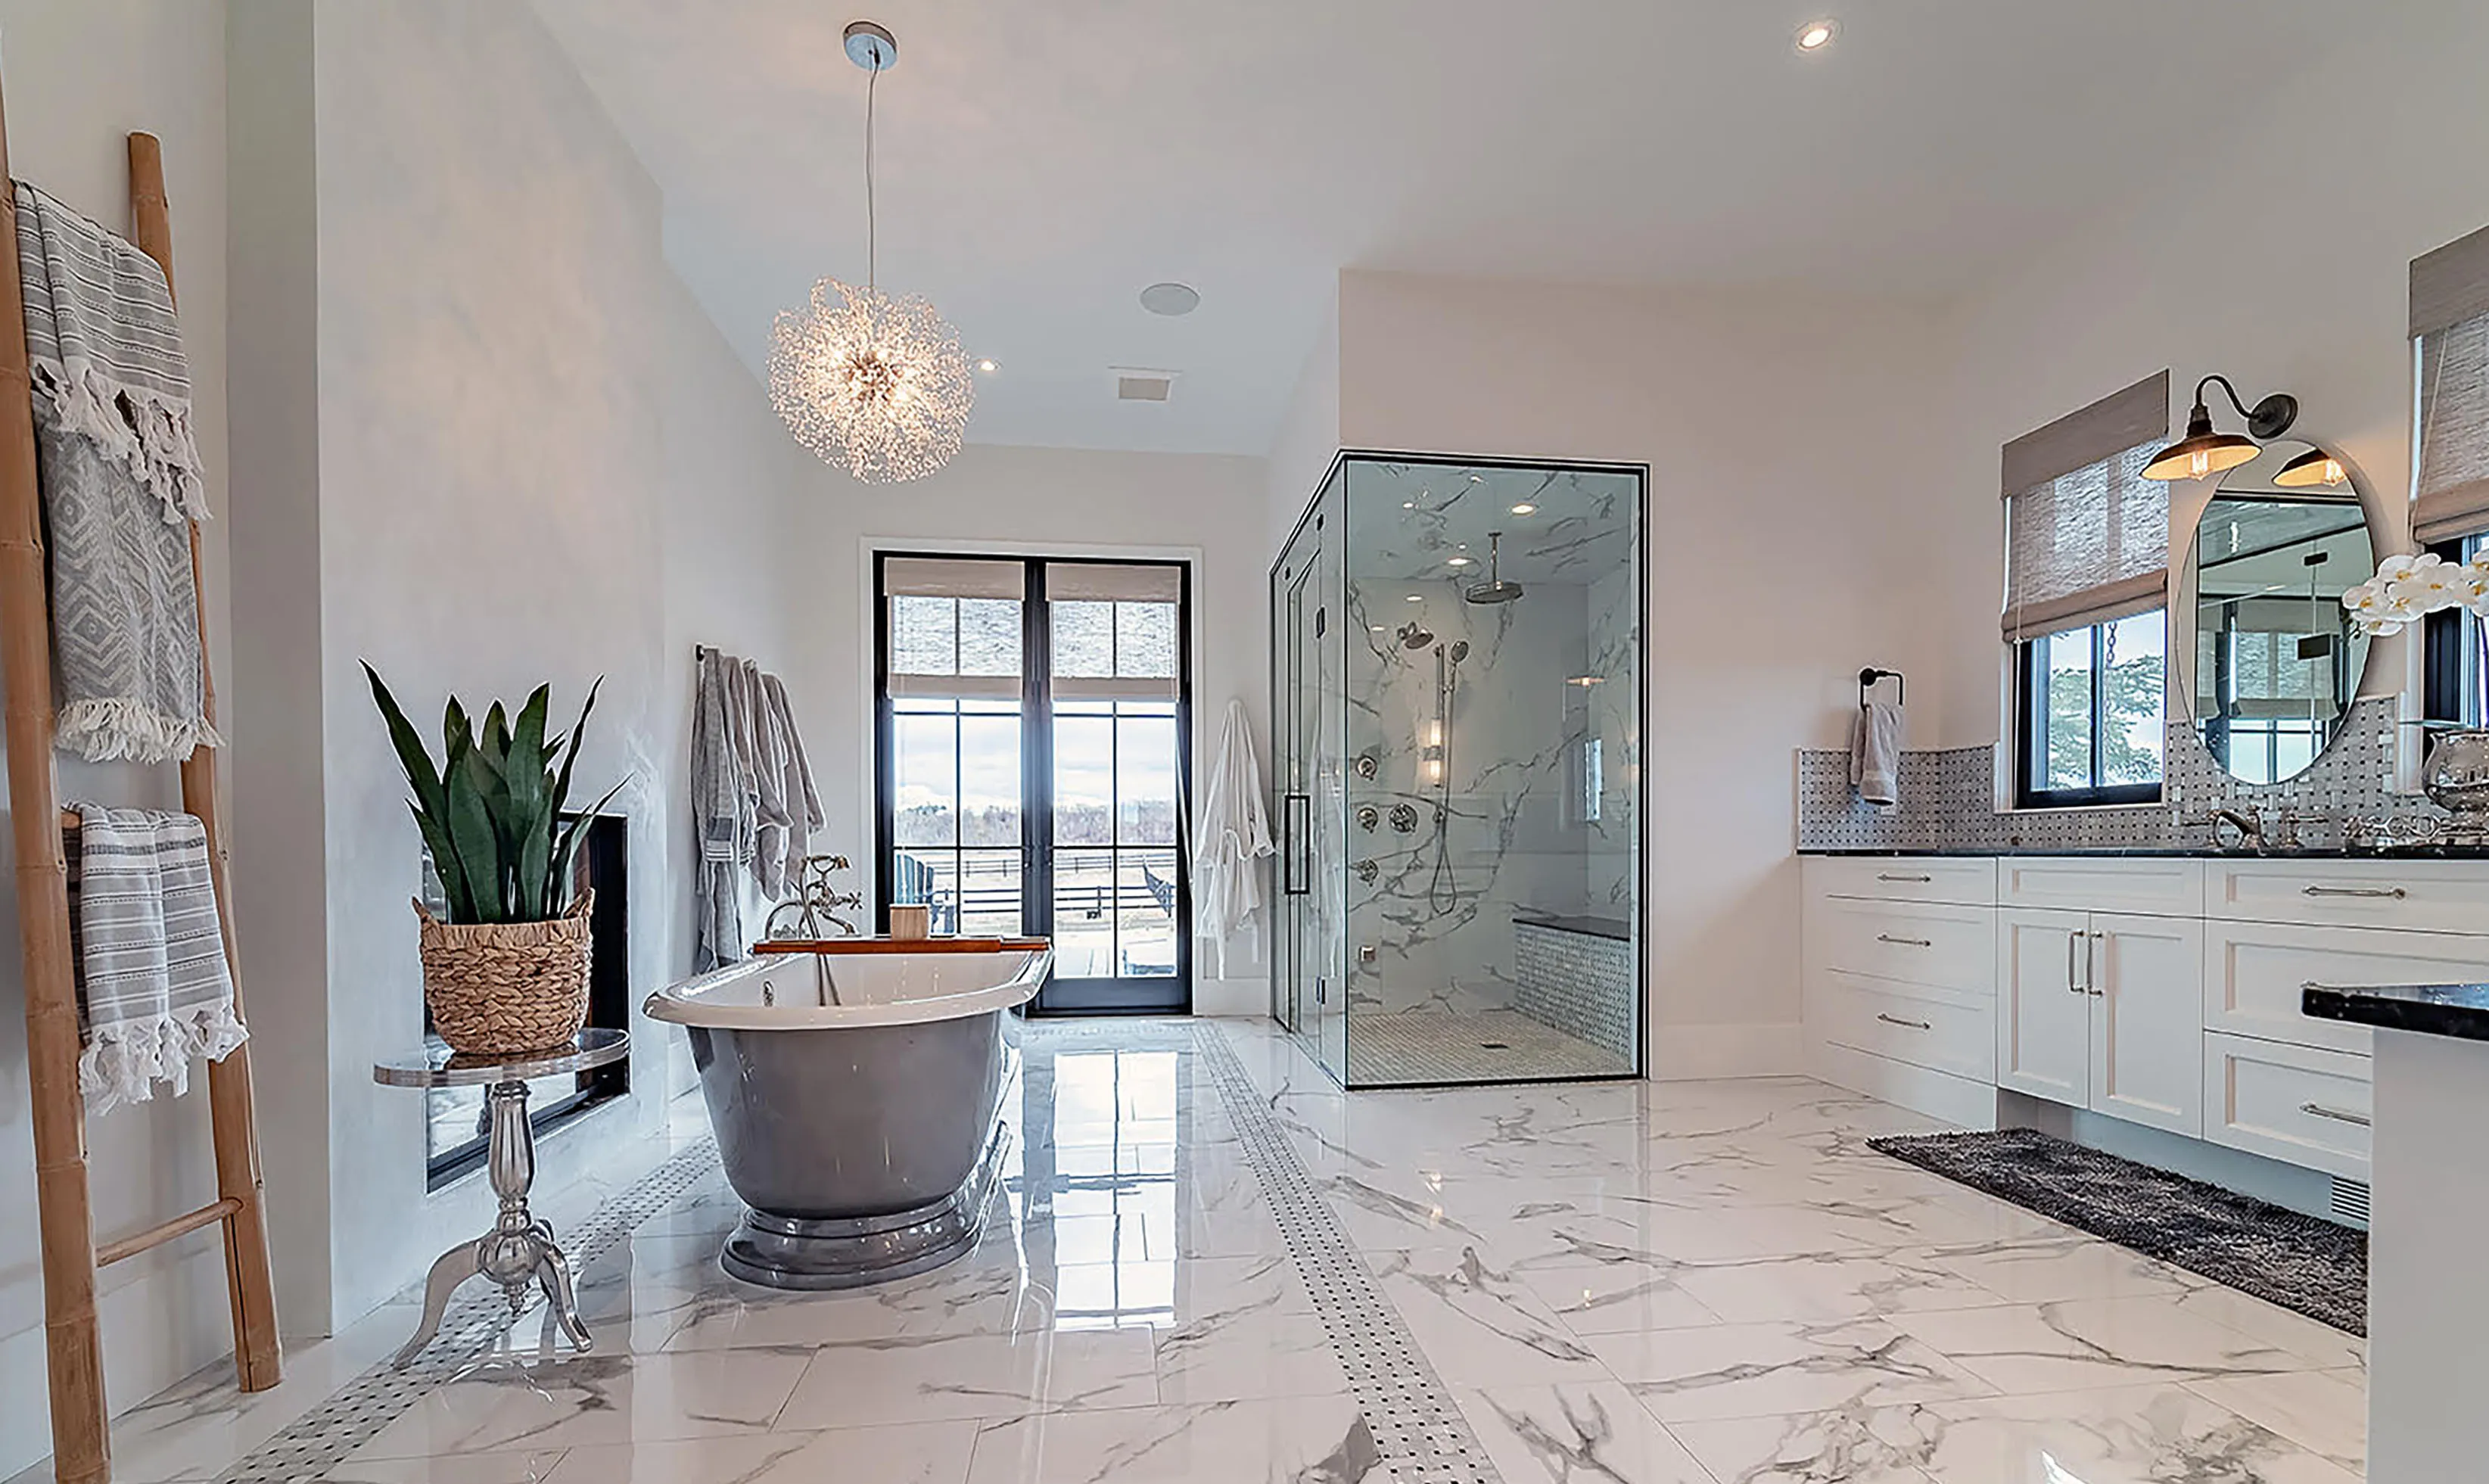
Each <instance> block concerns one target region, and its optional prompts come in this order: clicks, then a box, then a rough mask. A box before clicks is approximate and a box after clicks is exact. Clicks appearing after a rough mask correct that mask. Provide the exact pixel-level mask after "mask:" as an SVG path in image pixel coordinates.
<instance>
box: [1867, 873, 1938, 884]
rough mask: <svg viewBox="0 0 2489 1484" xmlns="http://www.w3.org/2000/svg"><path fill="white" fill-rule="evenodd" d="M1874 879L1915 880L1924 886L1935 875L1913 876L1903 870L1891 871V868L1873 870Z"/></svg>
mask: <svg viewBox="0 0 2489 1484" xmlns="http://www.w3.org/2000/svg"><path fill="white" fill-rule="evenodd" d="M1875 879H1876V880H1878V881H1915V882H1917V883H1918V884H1919V885H1921V886H1925V885H1927V884H1928V883H1929V882H1931V881H1933V880H1934V879H1935V877H1933V876H1913V875H1907V874H1904V873H1903V872H1901V871H1893V870H1879V871H1877V872H1875Z"/></svg>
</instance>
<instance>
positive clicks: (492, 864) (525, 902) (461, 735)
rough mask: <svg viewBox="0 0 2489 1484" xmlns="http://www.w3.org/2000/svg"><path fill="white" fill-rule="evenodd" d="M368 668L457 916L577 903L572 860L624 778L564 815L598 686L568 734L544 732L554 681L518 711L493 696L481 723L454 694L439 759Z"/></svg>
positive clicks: (537, 919) (543, 910) (557, 910)
mask: <svg viewBox="0 0 2489 1484" xmlns="http://www.w3.org/2000/svg"><path fill="white" fill-rule="evenodd" d="M363 673H364V674H365V675H366V676H369V677H370V679H371V683H372V699H373V700H374V701H375V702H376V703H378V705H379V706H380V710H381V716H382V718H383V719H384V720H385V721H386V722H387V723H388V731H389V741H390V743H391V744H392V745H394V746H395V747H396V749H397V757H398V762H399V764H400V765H401V766H403V767H404V768H405V770H406V781H407V784H408V785H410V786H411V787H412V788H413V789H414V790H415V797H414V798H413V799H412V800H410V801H408V807H409V808H411V809H412V810H414V812H415V827H416V828H418V829H420V830H421V831H422V832H423V842H424V844H425V845H426V846H427V847H429V848H430V850H431V851H432V863H433V867H434V870H436V871H438V872H439V874H440V876H441V887H442V891H443V895H444V896H445V897H446V899H447V900H448V903H449V920H450V921H451V922H453V923H541V922H549V921H551V920H553V919H554V918H558V917H559V916H561V915H562V914H563V913H564V912H566V911H568V910H570V904H571V890H570V883H571V860H572V857H573V856H574V855H576V854H577V853H578V850H579V841H580V834H581V831H582V828H583V827H584V826H585V825H586V823H587V821H588V819H589V818H590V817H592V816H593V815H594V814H595V813H596V812H597V811H598V810H600V809H603V808H604V807H605V805H606V803H607V802H608V801H609V800H611V799H612V798H613V797H614V795H615V793H616V792H619V791H620V790H621V786H622V785H620V784H616V785H614V788H613V789H611V790H609V791H608V792H607V793H606V795H605V797H604V798H602V799H599V800H597V801H596V803H595V804H594V805H592V806H590V807H589V808H588V809H586V810H585V811H583V812H581V813H575V814H567V816H566V817H565V813H566V812H565V811H564V809H563V807H562V806H563V804H564V803H565V802H566V801H567V800H568V799H569V797H570V770H571V765H572V764H573V763H576V762H577V761H578V760H579V747H580V739H581V737H582V735H583V734H584V733H585V732H586V728H587V715H588V713H589V712H590V711H593V710H594V709H596V686H590V687H588V690H587V701H586V704H585V705H583V706H581V707H580V708H579V720H578V722H577V723H575V724H574V725H573V726H572V727H571V728H570V731H569V732H568V734H566V735H559V736H555V737H551V738H548V737H546V735H545V716H546V712H547V711H548V710H549V709H550V707H551V705H552V699H553V688H552V687H551V686H545V685H540V686H537V687H536V688H535V691H534V693H533V694H532V695H530V696H529V697H528V703H527V704H526V705H524V706H522V707H520V708H519V714H518V715H517V716H516V717H515V718H513V717H510V716H507V715H505V714H504V713H503V711H502V709H501V702H500V701H498V700H496V701H494V702H493V704H492V707H491V709H489V710H487V711H486V712H485V713H484V725H483V728H482V729H481V730H480V731H479V730H477V729H476V728H475V727H474V726H473V724H472V722H471V721H470V720H469V718H468V715H467V711H466V708H465V707H463V706H461V705H460V704H459V703H458V698H457V697H455V696H452V697H450V698H449V704H448V707H447V708H446V710H445V712H444V713H443V717H442V724H441V732H442V744H443V748H444V749H445V750H446V752H447V757H446V759H445V760H444V761H443V763H442V764H441V765H440V766H439V767H435V766H434V765H433V761H432V755H431V754H430V753H429V752H427V751H425V749H424V745H423V739H422V738H421V737H420V736H418V735H417V734H416V732H415V727H414V726H413V724H411V723H410V722H408V721H407V719H406V713H405V712H404V711H402V710H400V709H399V707H398V703H397V699H396V698H395V697H393V696H391V695H390V694H389V689H388V687H387V686H386V685H384V684H382V683H381V677H380V672H379V671H376V670H374V669H372V667H371V666H370V665H368V664H366V665H364V666H363ZM603 683H604V682H603V681H601V680H600V681H598V682H597V684H598V685H602V684H603Z"/></svg>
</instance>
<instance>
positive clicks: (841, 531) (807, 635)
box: [760, 444, 1270, 1013]
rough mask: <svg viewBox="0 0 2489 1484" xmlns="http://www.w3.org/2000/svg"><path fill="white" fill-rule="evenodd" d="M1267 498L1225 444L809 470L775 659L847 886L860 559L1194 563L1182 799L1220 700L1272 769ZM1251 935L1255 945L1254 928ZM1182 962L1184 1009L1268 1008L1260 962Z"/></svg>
mask: <svg viewBox="0 0 2489 1484" xmlns="http://www.w3.org/2000/svg"><path fill="white" fill-rule="evenodd" d="M1266 499H1267V494H1266V487H1265V481H1264V473H1263V461H1262V460H1260V459H1251V458H1239V457H1235V456H1232V455H1226V454H1167V453H1105V452H1090V451H1082V450H1078V449H1064V448H1012V447H992V446H985V445H978V444H971V445H970V446H968V447H966V448H963V449H961V450H960V452H959V454H958V457H957V458H955V459H953V460H952V461H951V463H950V465H949V466H948V467H947V468H945V469H944V470H942V471H941V472H939V473H937V474H934V475H932V476H931V477H930V478H927V479H922V480H918V481H916V482H914V483H912V484H906V485H898V486H892V485H867V484H859V483H857V482H856V481H854V480H852V479H849V478H848V477H847V476H846V475H845V474H844V472H843V471H838V470H835V469H831V468H829V467H828V466H826V465H815V467H814V469H813V471H812V479H811V485H810V488H809V489H808V491H807V493H806V494H805V496H804V498H803V499H800V500H798V501H797V503H796V505H795V508H794V511H793V514H792V525H791V526H790V527H789V528H788V530H789V532H790V533H791V535H792V538H793V539H792V540H791V541H790V542H789V545H790V547H791V548H792V549H794V550H797V551H800V552H802V553H804V554H805V557H806V561H807V564H808V567H809V570H810V575H809V577H808V578H807V579H806V581H805V583H804V584H803V586H802V590H801V592H800V594H799V596H798V597H797V598H796V600H795V601H796V603H797V604H798V605H799V609H800V611H799V613H798V614H796V625H795V627H796V639H795V642H794V646H793V649H792V653H791V657H790V658H788V659H787V660H786V661H785V662H784V663H785V664H786V666H787V669H786V671H785V672H786V677H787V685H788V688H789V691H790V693H791V696H792V699H794V702H795V704H796V706H797V708H798V710H799V711H800V712H801V713H802V723H803V728H804V736H805V740H806V743H807V746H808V748H809V750H810V752H811V755H812V760H813V774H814V778H815V782H816V784H817V785H819V788H820V792H821V807H822V810H823V812H824V813H826V814H827V815H828V818H829V826H828V828H827V829H826V830H825V831H823V832H822V834H821V835H820V836H819V837H817V845H816V848H819V849H825V850H837V851H842V852H844V853H845V854H846V855H847V856H848V857H849V858H850V859H851V860H854V861H855V862H856V863H857V870H856V873H855V876H854V877H853V879H852V885H853V887H854V889H856V890H858V891H863V892H865V893H867V895H868V896H870V894H871V889H872V877H871V875H870V873H869V866H868V863H869V862H870V861H871V859H872V856H873V775H872V763H873V759H872V754H871V751H870V747H871V739H872V735H873V710H872V696H873V593H872V590H871V589H872V566H871V562H870V559H869V555H868V554H869V553H870V552H871V551H872V550H873V549H874V548H875V547H876V546H882V547H886V548H888V549H892V550H898V549H904V548H908V547H917V548H925V547H931V548H934V549H939V550H944V551H953V552H992V553H1005V554H1023V555H1029V556H1047V555H1084V556H1114V555H1146V556H1155V557H1173V558H1180V559H1184V560H1188V561H1190V562H1191V563H1192V564H1193V575H1192V626H1193V636H1192V638H1193V644H1194V649H1193V657H1194V664H1193V685H1192V699H1193V728H1192V743H1193V779H1194V783H1195V788H1194V802H1195V804H1196V806H1197V805H1198V803H1199V801H1200V794H1201V785H1203V784H1204V783H1205V782H1206V780H1207V778H1208V773H1209V769H1210V767H1211V765H1212V764H1213V763H1214V762H1216V759H1217V756H1218V752H1217V749H1218V730H1219V723H1220V720H1221V719H1222V718H1223V717H1224V715H1225V714H1226V709H1227V702H1228V700H1229V699H1231V698H1233V699H1241V700H1243V701H1244V702H1245V710H1246V712H1247V714H1248V716H1249V718H1250V720H1251V723H1252V727H1253V731H1254V738H1255V748H1256V751H1257V753H1258V755H1259V756H1260V759H1261V765H1262V769H1263V776H1264V778H1265V779H1266V780H1267V779H1268V777H1269V769H1270V753H1269V750H1268V749H1267V747H1265V746H1264V745H1263V744H1264V741H1265V739H1266V738H1267V736H1268V733H1269V727H1270V717H1269V705H1268V701H1269V692H1270V667H1269V663H1268V658H1267V656H1268V654H1269V634H1268V629H1269V623H1268V619H1267V616H1266V613H1265V610H1266V607H1267V599H1266V596H1265V593H1266V588H1267V584H1266V577H1267V570H1266V569H1267V548H1266V546H1265V539H1266V536H1265V528H1266V524H1267V523H1266V520H1265V501H1266ZM760 658H761V663H762V664H763V665H767V664H769V663H770V660H769V659H768V658H767V657H766V656H761V657H760ZM1264 946H1265V952H1266V953H1267V936H1266V937H1265V940H1264ZM1194 967H1195V981H1196V982H1195V985H1194V1004H1195V1007H1196V1008H1197V1009H1199V1010H1202V1011H1203V1012H1205V1013H1209V1012H1213V1011H1218V1012H1224V1013H1259V1012H1261V1011H1263V1010H1265V1009H1267V1007H1268V1005H1269V999H1268V991H1267V989H1266V988H1265V978H1266V973H1267V971H1266V968H1265V966H1264V964H1263V962H1262V961H1261V960H1258V959H1247V958H1245V957H1244V956H1242V955H1234V956H1230V959H1229V962H1228V966H1227V967H1228V975H1229V980H1230V981H1232V982H1231V983H1225V984H1222V983H1219V982H1216V981H1209V980H1206V979H1204V978H1203V976H1204V975H1206V974H1207V973H1208V971H1209V967H1210V965H1209V963H1208V961H1207V956H1206V955H1202V954H1200V953H1199V952H1198V951H1196V955H1195V963H1194Z"/></svg>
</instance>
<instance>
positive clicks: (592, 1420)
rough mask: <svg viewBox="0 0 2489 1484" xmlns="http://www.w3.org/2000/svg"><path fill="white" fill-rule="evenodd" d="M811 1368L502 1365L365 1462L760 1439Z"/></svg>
mask: <svg viewBox="0 0 2489 1484" xmlns="http://www.w3.org/2000/svg"><path fill="white" fill-rule="evenodd" d="M810 1359H811V1356H810V1354H809V1353H808V1352H804V1351H793V1352H788V1351H772V1350H731V1351H718V1352H714V1353H711V1354H706V1355H686V1356H650V1355H638V1356H632V1355H587V1356H578V1357H576V1358H573V1359H566V1360H561V1361H558V1362H554V1363H549V1364H540V1365H503V1366H495V1367H492V1368H489V1369H486V1370H483V1371H480V1372H477V1373H475V1374H473V1375H472V1376H469V1377H467V1378H466V1379H464V1380H460V1381H453V1382H449V1383H447V1384H443V1385H441V1386H438V1387H435V1388H434V1389H433V1390H431V1391H430V1392H427V1393H426V1394H425V1395H424V1396H423V1397H422V1398H421V1399H419V1400H418V1401H416V1402H415V1405H414V1406H413V1407H410V1408H409V1409H407V1411H406V1413H404V1414H403V1415H401V1416H400V1417H398V1419H397V1420H396V1421H394V1422H391V1423H390V1424H389V1425H388V1426H386V1427H385V1428H383V1429H381V1431H380V1432H379V1433H378V1434H377V1435H375V1436H374V1437H373V1438H372V1440H371V1441H368V1442H366V1443H364V1444H363V1445H362V1447H361V1448H360V1449H359V1450H358V1453H357V1455H356V1456H357V1457H358V1458H363V1459H371V1458H424V1457H432V1456H437V1455H442V1454H454V1453H507V1452H513V1451H522V1450H529V1451H540V1450H543V1449H547V1448H570V1447H577V1446H579V1445H581V1444H585V1443H608V1442H643V1441H670V1440H674V1439H684V1438H715V1437H726V1436H730V1435H733V1434H737V1433H757V1432H760V1431H762V1430H764V1429H766V1428H767V1427H769V1425H770V1424H771V1423H772V1422H774V1421H776V1420H777V1418H778V1413H779V1409H780V1408H782V1407H783V1406H785V1405H786V1402H787V1395H788V1393H789V1392H791V1391H792V1390H793V1389H794V1387H795V1383H796V1381H797V1379H798V1378H799V1377H801V1376H802V1375H803V1374H804V1372H805V1368H806V1365H807V1364H808V1362H809V1361H810Z"/></svg>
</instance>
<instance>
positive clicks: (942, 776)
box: [891, 700, 959, 845]
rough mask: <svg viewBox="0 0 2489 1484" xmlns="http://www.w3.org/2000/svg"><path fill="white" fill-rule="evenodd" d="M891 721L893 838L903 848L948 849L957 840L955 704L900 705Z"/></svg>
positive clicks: (956, 725)
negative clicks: (943, 846)
mask: <svg viewBox="0 0 2489 1484" xmlns="http://www.w3.org/2000/svg"><path fill="white" fill-rule="evenodd" d="M897 704H899V705H900V706H901V707H909V706H925V705H928V704H930V705H932V706H939V707H940V708H941V709H940V710H939V711H938V712H936V711H929V710H912V709H901V710H900V711H899V713H898V714H897V715H896V716H894V717H893V718H892V719H891V744H892V758H891V785H892V786H893V788H895V789H896V790H897V796H896V797H895V798H894V799H893V801H892V805H893V807H892V810H891V820H892V827H893V828H892V839H893V840H894V842H897V843H899V844H902V845H948V844H953V843H956V842H958V829H959V815H958V791H959V774H958V729H957V728H958V719H957V718H956V717H955V716H953V715H952V714H951V713H952V704H953V703H952V702H950V701H947V700H944V701H933V702H930V703H928V702H923V701H917V702H905V701H902V702H898V703H897Z"/></svg>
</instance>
